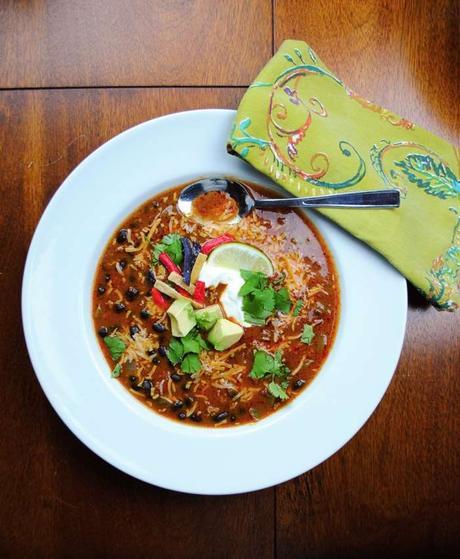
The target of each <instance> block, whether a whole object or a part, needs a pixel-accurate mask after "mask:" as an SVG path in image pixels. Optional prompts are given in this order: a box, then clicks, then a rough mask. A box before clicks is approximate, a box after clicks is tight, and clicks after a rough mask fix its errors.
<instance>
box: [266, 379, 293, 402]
mask: <svg viewBox="0 0 460 559" xmlns="http://www.w3.org/2000/svg"><path fill="white" fill-rule="evenodd" d="M267 388H268V391H269V392H270V394H271V395H272V396H274V397H275V398H279V399H280V400H287V399H288V398H289V396H288V395H287V394H286V391H285V390H284V388H282V386H280V385H279V384H276V382H271V383H270V384H269V385H268V387H267Z"/></svg>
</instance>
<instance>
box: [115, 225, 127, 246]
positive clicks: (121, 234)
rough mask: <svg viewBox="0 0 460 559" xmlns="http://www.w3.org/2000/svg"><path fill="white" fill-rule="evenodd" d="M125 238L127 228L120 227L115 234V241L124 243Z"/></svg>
mask: <svg viewBox="0 0 460 559" xmlns="http://www.w3.org/2000/svg"><path fill="white" fill-rule="evenodd" d="M127 240H128V230H127V229H120V231H119V232H118V235H117V243H118V244H120V245H122V244H123V243H126V241H127Z"/></svg>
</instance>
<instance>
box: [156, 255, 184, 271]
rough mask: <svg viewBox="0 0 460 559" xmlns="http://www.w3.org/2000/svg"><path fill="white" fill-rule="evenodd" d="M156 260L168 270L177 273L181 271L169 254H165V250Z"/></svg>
mask: <svg viewBox="0 0 460 559" xmlns="http://www.w3.org/2000/svg"><path fill="white" fill-rule="evenodd" d="M158 260H159V261H160V262H161V263H162V264H163V266H164V267H165V268H166V269H167V270H168V272H177V273H178V274H180V273H181V271H180V268H179V266H178V265H177V264H175V263H174V262H173V260H172V259H171V257H170V256H169V254H167V253H166V252H162V253H161V254H160V256H159V257H158Z"/></svg>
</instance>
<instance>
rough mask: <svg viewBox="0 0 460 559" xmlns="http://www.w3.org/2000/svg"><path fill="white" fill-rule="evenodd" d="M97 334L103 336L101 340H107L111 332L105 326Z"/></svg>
mask: <svg viewBox="0 0 460 559" xmlns="http://www.w3.org/2000/svg"><path fill="white" fill-rule="evenodd" d="M97 333H98V334H99V336H101V338H105V337H106V336H107V334H108V333H109V330H108V328H106V327H105V326H101V327H100V328H99V330H98V331H97Z"/></svg>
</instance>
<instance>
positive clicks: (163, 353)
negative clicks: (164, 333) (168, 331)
mask: <svg viewBox="0 0 460 559" xmlns="http://www.w3.org/2000/svg"><path fill="white" fill-rule="evenodd" d="M158 353H159V354H160V355H161V356H162V357H166V355H167V354H168V350H167V348H166V347H165V346H164V345H161V346H160V347H159V348H158Z"/></svg>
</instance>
